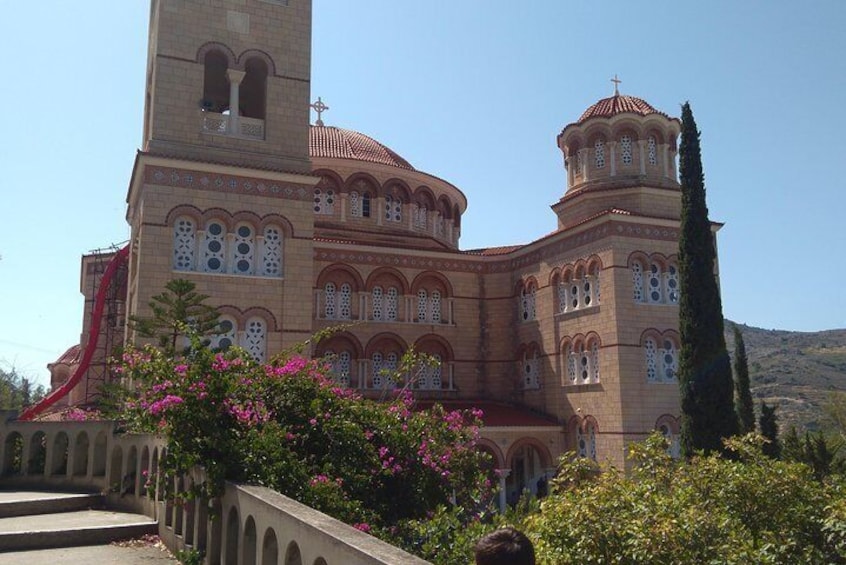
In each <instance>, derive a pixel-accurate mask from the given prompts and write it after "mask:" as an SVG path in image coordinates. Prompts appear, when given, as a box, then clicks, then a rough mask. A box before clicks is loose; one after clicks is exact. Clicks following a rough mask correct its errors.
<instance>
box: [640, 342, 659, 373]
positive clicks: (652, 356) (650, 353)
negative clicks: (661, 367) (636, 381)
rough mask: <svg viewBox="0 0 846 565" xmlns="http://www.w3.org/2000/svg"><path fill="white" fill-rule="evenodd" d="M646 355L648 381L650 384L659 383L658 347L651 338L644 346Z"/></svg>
mask: <svg viewBox="0 0 846 565" xmlns="http://www.w3.org/2000/svg"><path fill="white" fill-rule="evenodd" d="M643 347H644V352H645V353H646V380H647V381H648V382H650V383H654V382H657V381H658V346H657V345H656V343H655V340H654V339H652V338H651V337H650V338H648V339H647V340H646V342H645V343H644V344H643Z"/></svg>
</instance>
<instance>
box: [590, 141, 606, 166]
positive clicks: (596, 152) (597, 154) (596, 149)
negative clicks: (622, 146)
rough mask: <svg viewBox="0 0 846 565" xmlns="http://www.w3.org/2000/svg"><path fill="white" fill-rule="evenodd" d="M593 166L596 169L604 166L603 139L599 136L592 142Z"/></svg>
mask: <svg viewBox="0 0 846 565" xmlns="http://www.w3.org/2000/svg"><path fill="white" fill-rule="evenodd" d="M593 157H594V166H595V167H596V168H597V169H602V168H604V167H605V139H604V138H602V137H600V138H599V139H597V140H596V142H595V143H594V144H593Z"/></svg>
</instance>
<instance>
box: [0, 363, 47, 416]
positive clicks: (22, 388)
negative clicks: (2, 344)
mask: <svg viewBox="0 0 846 565" xmlns="http://www.w3.org/2000/svg"><path fill="white" fill-rule="evenodd" d="M45 394H47V391H46V390H45V388H44V386H43V385H35V386H33V384H32V381H30V380H29V379H28V378H26V377H23V376H21V375H20V373H18V371H17V369H16V368H15V367H10V368H9V369H4V368H2V367H0V410H21V409H22V408H25V407H27V406H30V405H31V404H34V403H36V402H38V401H39V400H41V399H42V398H44V395H45Z"/></svg>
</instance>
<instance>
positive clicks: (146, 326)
mask: <svg viewBox="0 0 846 565" xmlns="http://www.w3.org/2000/svg"><path fill="white" fill-rule="evenodd" d="M208 298H209V297H208V295H205V294H200V293H198V292H197V291H196V285H195V284H194V283H193V282H191V281H189V280H185V279H173V280H170V281H168V283H167V284H166V285H165V291H164V292H162V293H161V294H157V295H155V296H153V299H152V300H151V301H150V302H148V306H149V307H150V310H151V311H152V313H153V315H152V316H150V317H138V316H132V317H131V318H130V322H131V325H132V328H133V329H134V330H135V331H137V332H138V334H139V335H140V336H141V337H147V338H153V339H155V340H156V343H157V344H158V346H159V347H160V348H162V350H163V351H165V352H166V353H168V354H170V355H173V354H175V353H176V352H177V344H179V342H180V340H181V339H184V338H185V337H186V335H187V332H186V327H187V326H190V328H191V330H192V333H194V334H197V335H199V336H207V335H210V334H214V333H217V332H218V331H219V327H218V326H219V323H218V319H219V316H220V314H219V313H218V311H217V309H215V308H213V307H212V306H209V305H207V304H206V303H205V301H206V300H207V299H208Z"/></svg>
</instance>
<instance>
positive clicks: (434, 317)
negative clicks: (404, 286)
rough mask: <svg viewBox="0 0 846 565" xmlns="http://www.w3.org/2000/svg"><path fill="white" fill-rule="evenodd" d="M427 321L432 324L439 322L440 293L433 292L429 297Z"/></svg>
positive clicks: (437, 291)
mask: <svg viewBox="0 0 846 565" xmlns="http://www.w3.org/2000/svg"><path fill="white" fill-rule="evenodd" d="M429 319H430V320H431V322H432V323H433V324H439V323H440V322H441V292H440V291H439V290H433V291H432V293H431V295H430V296H429Z"/></svg>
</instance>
